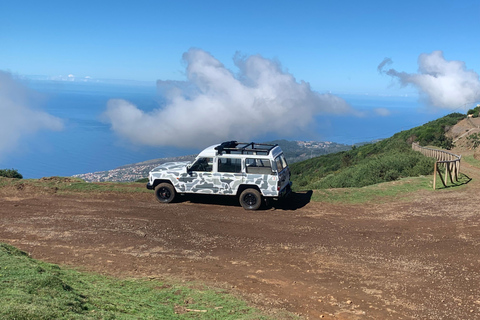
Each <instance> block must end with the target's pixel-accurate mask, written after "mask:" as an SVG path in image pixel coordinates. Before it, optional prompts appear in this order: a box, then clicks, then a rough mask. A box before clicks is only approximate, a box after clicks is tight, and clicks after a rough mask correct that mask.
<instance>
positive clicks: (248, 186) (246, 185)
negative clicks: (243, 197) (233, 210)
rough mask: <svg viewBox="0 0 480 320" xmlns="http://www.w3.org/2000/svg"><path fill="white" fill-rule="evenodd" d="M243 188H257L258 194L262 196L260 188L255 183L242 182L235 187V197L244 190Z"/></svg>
mask: <svg viewBox="0 0 480 320" xmlns="http://www.w3.org/2000/svg"><path fill="white" fill-rule="evenodd" d="M245 189H255V190H257V191H258V192H260V194H261V195H262V196H263V193H262V191H261V190H260V188H259V187H258V186H257V185H255V184H242V185H240V186H239V187H238V189H237V197H239V196H240V194H241V193H242V192H243V191H244V190H245Z"/></svg>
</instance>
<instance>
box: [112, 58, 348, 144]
mask: <svg viewBox="0 0 480 320" xmlns="http://www.w3.org/2000/svg"><path fill="white" fill-rule="evenodd" d="M183 60H184V62H185V63H186V72H185V74H186V77H187V81H185V82H178V81H160V80H159V81H158V82H157V87H158V89H159V91H160V92H162V94H163V95H164V96H165V97H166V98H167V103H166V105H165V106H164V107H162V108H158V109H156V110H154V111H152V112H148V113H147V112H144V111H142V110H141V109H139V108H138V107H137V106H135V105H133V104H132V103H130V102H128V101H125V100H120V99H113V100H110V101H109V102H108V104H107V110H106V112H105V113H104V115H105V117H106V119H107V121H108V122H110V123H111V128H112V130H114V131H115V132H116V133H117V134H119V135H120V136H122V137H124V138H127V139H129V140H131V141H132V142H134V143H140V144H145V145H155V146H167V145H168V146H178V147H198V146H201V145H208V144H214V143H218V142H221V141H226V140H230V139H234V140H239V141H240V140H245V141H248V140H251V139H252V138H255V137H259V136H261V135H264V134H267V133H275V134H279V135H280V136H282V137H285V136H287V135H291V134H295V133H298V132H301V131H306V130H308V128H310V126H311V125H312V123H313V120H314V116H316V115H321V114H324V113H336V114H341V113H347V112H352V109H351V107H350V106H349V105H348V104H347V103H346V102H345V100H343V99H342V98H340V97H337V96H335V95H332V94H319V93H317V92H315V91H313V90H312V89H311V88H310V85H309V84H308V83H307V82H304V81H300V82H297V81H296V79H295V78H294V77H293V76H292V75H291V74H289V73H288V72H285V71H284V70H282V68H281V66H280V65H279V63H277V62H274V61H272V60H269V59H265V58H263V57H261V56H260V55H253V56H248V57H246V56H240V55H238V54H237V55H236V56H235V58H234V63H235V66H236V67H237V68H238V73H237V74H234V73H232V72H231V71H229V70H228V69H227V68H225V66H224V65H223V64H222V63H221V62H220V61H218V60H217V59H215V58H214V57H213V56H212V55H211V54H209V53H207V52H205V51H203V50H200V49H190V50H189V51H188V52H186V53H185V54H184V55H183Z"/></svg>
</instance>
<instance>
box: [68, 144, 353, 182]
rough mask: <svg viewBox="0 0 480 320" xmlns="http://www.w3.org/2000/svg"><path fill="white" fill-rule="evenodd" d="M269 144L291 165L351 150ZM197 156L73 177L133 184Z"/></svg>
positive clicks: (339, 145) (165, 159) (327, 146)
mask: <svg viewBox="0 0 480 320" xmlns="http://www.w3.org/2000/svg"><path fill="white" fill-rule="evenodd" d="M268 143H276V144H278V145H279V146H280V147H281V148H282V150H283V151H284V153H285V156H286V158H287V161H288V162H289V163H295V162H298V161H302V160H305V159H310V158H313V157H317V156H320V155H325V154H329V153H332V152H339V151H343V150H349V149H351V146H348V145H344V144H339V143H335V142H328V141H326V142H319V141H288V140H275V141H271V142H268ZM195 156H196V155H189V156H181V157H173V158H160V159H153V160H148V161H144V162H139V163H134V164H127V165H124V166H121V167H118V168H116V169H113V170H107V171H99V172H92V173H84V174H76V175H74V176H73V177H76V178H81V179H83V180H85V181H87V182H109V181H111V182H131V181H136V180H138V179H142V178H145V177H147V176H148V172H150V170H152V169H153V168H155V167H156V166H159V165H160V164H162V163H166V162H173V161H192V160H193V159H195Z"/></svg>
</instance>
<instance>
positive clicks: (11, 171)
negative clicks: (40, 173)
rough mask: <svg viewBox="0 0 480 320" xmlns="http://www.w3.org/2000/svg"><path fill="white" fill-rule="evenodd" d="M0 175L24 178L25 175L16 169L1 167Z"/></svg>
mask: <svg viewBox="0 0 480 320" xmlns="http://www.w3.org/2000/svg"><path fill="white" fill-rule="evenodd" d="M0 177H6V178H15V179H23V176H22V175H21V174H20V173H18V171H17V170H15V169H0Z"/></svg>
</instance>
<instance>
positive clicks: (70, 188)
mask: <svg viewBox="0 0 480 320" xmlns="http://www.w3.org/2000/svg"><path fill="white" fill-rule="evenodd" d="M5 186H13V187H17V188H20V187H22V186H30V187H33V188H36V189H39V190H42V189H44V190H55V192H58V193H69V192H85V193H89V192H94V193H98V192H122V193H125V192H126V193H132V192H141V193H142V192H150V191H149V190H148V189H147V188H145V184H144V183H132V182H92V183H90V182H85V181H83V180H82V179H79V178H70V177H48V178H41V179H22V180H20V179H9V178H2V177H0V187H5Z"/></svg>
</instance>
